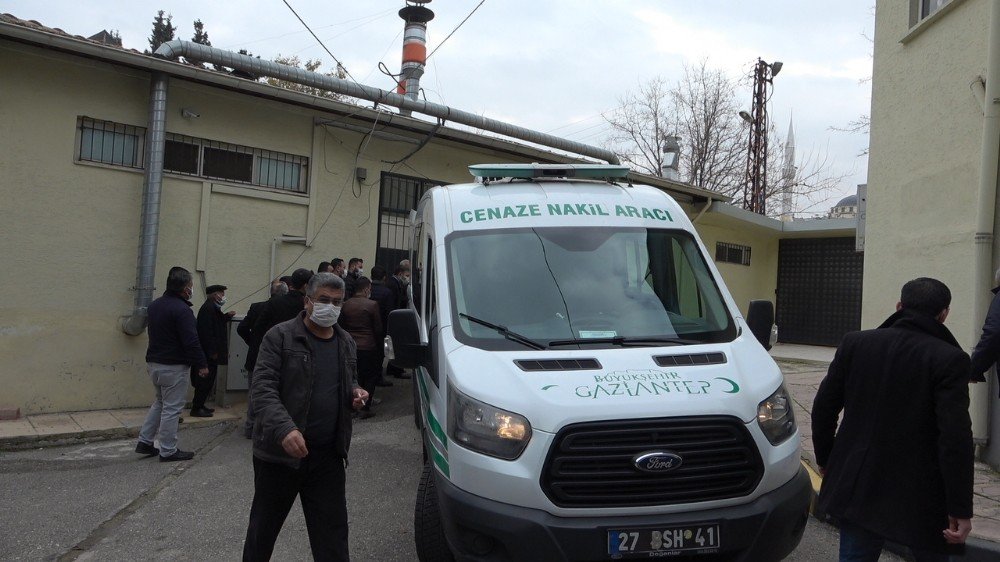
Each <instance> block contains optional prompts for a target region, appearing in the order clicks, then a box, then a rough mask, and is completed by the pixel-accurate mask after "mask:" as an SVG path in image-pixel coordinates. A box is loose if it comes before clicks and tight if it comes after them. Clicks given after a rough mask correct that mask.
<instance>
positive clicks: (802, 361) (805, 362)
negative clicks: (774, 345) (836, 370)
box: [771, 355, 830, 371]
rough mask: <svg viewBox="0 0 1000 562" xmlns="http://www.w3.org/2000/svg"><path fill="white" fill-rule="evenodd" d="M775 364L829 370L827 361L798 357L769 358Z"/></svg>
mask: <svg viewBox="0 0 1000 562" xmlns="http://www.w3.org/2000/svg"><path fill="white" fill-rule="evenodd" d="M771 359H774V360H775V361H776V362H777V361H780V362H782V363H795V364H798V365H809V366H810V367H821V368H822V369H823V370H824V371H825V370H827V369H829V368H830V362H829V361H820V360H818V359H802V358H800V357H775V356H773V355H772V356H771Z"/></svg>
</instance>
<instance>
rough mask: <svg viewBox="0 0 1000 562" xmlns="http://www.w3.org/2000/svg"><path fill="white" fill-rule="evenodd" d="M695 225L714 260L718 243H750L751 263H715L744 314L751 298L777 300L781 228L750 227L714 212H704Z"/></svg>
mask: <svg viewBox="0 0 1000 562" xmlns="http://www.w3.org/2000/svg"><path fill="white" fill-rule="evenodd" d="M696 213H697V212H695V214H696ZM691 218H694V216H693V215H692V216H691ZM694 226H695V229H696V230H697V231H698V235H699V236H700V237H701V240H702V242H704V244H705V248H706V249H707V250H708V253H709V257H711V258H713V259H714V258H715V245H716V243H718V242H727V243H730V244H741V245H744V246H750V265H749V266H746V265H738V264H733V263H720V262H716V264H715V265H716V267H717V268H718V269H719V273H721V274H722V279H723V281H725V283H726V287H728V288H729V292H730V293H731V294H732V295H733V300H735V301H736V305H737V306H739V308H740V312H742V313H743V316H744V317H746V314H747V309H748V307H749V305H750V301H751V300H766V301H771V302H772V303H773V302H774V299H775V292H774V291H775V288H776V286H777V281H778V238H779V236H778V235H779V233H778V232H777V231H773V230H769V229H765V228H759V227H754V226H750V225H748V224H746V223H742V222H740V221H736V220H734V219H731V218H729V217H724V216H718V215H714V214H712V213H706V214H705V215H703V216H702V218H701V219H700V220H699V221H698V222H697V223H696V224H695V225H694Z"/></svg>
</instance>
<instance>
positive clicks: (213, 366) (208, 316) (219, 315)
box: [191, 285, 236, 418]
mask: <svg viewBox="0 0 1000 562" xmlns="http://www.w3.org/2000/svg"><path fill="white" fill-rule="evenodd" d="M205 294H206V298H205V302H204V303H203V304H202V305H201V308H199V309H198V341H199V342H201V349H202V350H203V351H204V352H205V357H206V358H208V376H201V375H199V374H198V372H197V371H196V370H195V369H193V368H192V369H191V386H193V387H194V398H193V399H192V400H191V416H192V417H195V418H210V417H212V412H214V411H215V408H209V407H207V406H205V401H206V400H208V394H209V393H210V392H211V391H212V387H213V386H215V378H216V376H217V375H218V373H219V365H228V364H229V329H228V328H229V319H230V318H232V317H233V316H234V315H235V314H236V312H235V311H232V310H231V311H229V312H222V307H223V306H224V305H225V304H226V286H225V285H209V286H208V287H206V288H205Z"/></svg>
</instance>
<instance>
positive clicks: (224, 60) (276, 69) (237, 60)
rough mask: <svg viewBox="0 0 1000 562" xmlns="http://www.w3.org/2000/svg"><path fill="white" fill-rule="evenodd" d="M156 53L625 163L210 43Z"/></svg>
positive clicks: (180, 44) (599, 151) (181, 44)
mask: <svg viewBox="0 0 1000 562" xmlns="http://www.w3.org/2000/svg"><path fill="white" fill-rule="evenodd" d="M154 54H155V55H156V56H158V57H162V58H165V59H175V58H177V57H185V58H188V59H191V60H197V61H201V62H210V63H213V64H218V65H221V66H225V67H228V68H232V69H235V70H242V71H243V72H247V73H250V74H253V75H254V76H268V77H271V78H277V79H279V80H287V81H289V82H294V83H296V84H302V85H305V86H312V87H314V88H319V89H321V90H327V91H330V92H334V93H337V94H343V95H345V96H350V97H353V98H360V99H363V100H368V101H371V102H375V103H376V104H383V105H390V106H392V107H397V108H399V109H401V110H404V111H412V112H415V113H422V114H424V115H430V116H431V117H437V118H438V119H442V120H445V121H452V122H455V123H461V124H463V125H468V126H470V127H474V128H476V129H482V130H484V131H490V132H493V133H497V134H500V135H504V136H507V137H511V138H515V139H520V140H523V141H527V142H532V143H535V144H540V145H542V146H548V147H550V148H556V149H559V150H565V151H567V152H573V153H576V154H582V155H584V156H589V157H591V158H597V159H600V160H605V161H607V162H608V163H610V164H616V165H617V164H621V161H619V160H618V156H617V155H615V153H614V152H611V151H610V150H606V149H603V148H599V147H596V146H590V145H588V144H583V143H580V142H575V141H571V140H567V139H563V138H559V137H557V136H553V135H549V134H546V133H542V132H539V131H533V130H531V129H526V128H524V127H519V126H517V125H511V124H510V123H504V122H503V121H497V120H496V119H490V118H488V117H483V116H481V115H476V114H475V113H469V112H468V111H462V110H460V109H454V108H451V107H448V106H446V105H440V104H437V103H432V102H429V101H427V100H421V99H410V98H408V97H406V96H401V95H399V94H397V93H394V92H387V91H385V90H380V89H379V88H374V87H372V86H364V85H361V84H358V83H357V82H352V81H350V80H342V79H340V78H336V77H333V76H324V75H322V74H320V73H318V72H309V71H307V70H303V69H301V68H295V67H294V66H288V65H286V64H278V63H276V62H272V61H269V60H262V59H256V58H253V57H248V56H246V55H241V54H239V53H233V52H230V51H223V50H222V49H216V48H214V47H209V46H207V45H200V44H198V43H193V42H191V41H180V40H176V39H175V40H173V41H167V42H166V43H164V44H162V45H160V48H159V49H157V50H156V53H154Z"/></svg>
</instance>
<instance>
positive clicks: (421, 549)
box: [413, 464, 455, 562]
mask: <svg viewBox="0 0 1000 562" xmlns="http://www.w3.org/2000/svg"><path fill="white" fill-rule="evenodd" d="M433 471H434V467H432V466H431V465H430V464H425V465H424V470H423V472H422V473H421V474H420V485H418V486H417V505H416V508H415V509H414V510H413V539H414V542H415V543H416V545H417V558H418V559H419V560H420V562H454V560H455V557H454V556H452V554H451V550H450V549H449V548H448V541H447V540H445V538H444V525H442V524H441V512H440V511H439V510H438V496H437V486H435V485H434V472H433Z"/></svg>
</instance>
